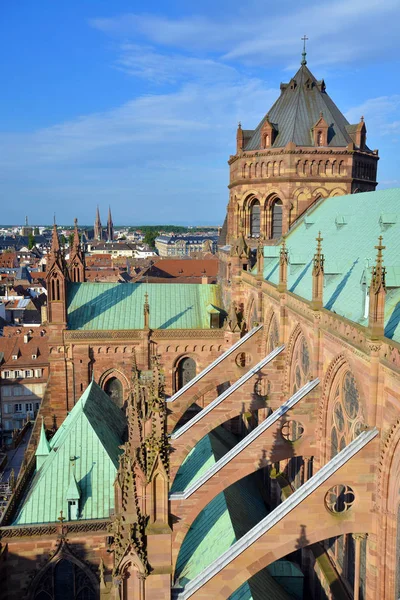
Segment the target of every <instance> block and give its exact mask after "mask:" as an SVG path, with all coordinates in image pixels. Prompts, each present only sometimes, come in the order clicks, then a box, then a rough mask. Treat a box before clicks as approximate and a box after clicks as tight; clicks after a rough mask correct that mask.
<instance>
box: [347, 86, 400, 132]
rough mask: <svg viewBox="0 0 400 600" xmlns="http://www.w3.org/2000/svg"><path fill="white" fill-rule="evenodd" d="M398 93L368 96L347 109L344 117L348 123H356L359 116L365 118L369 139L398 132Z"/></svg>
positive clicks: (399, 109) (399, 128) (399, 106)
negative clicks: (358, 103) (376, 96)
mask: <svg viewBox="0 0 400 600" xmlns="http://www.w3.org/2000/svg"><path fill="white" fill-rule="evenodd" d="M399 112H400V95H398V94H393V95H391V96H379V97H378V98H370V99H368V100H366V101H365V102H363V103H362V104H360V105H359V106H355V107H353V108H351V109H349V110H348V111H347V113H346V118H347V119H348V120H349V121H350V123H358V122H359V121H360V118H361V116H363V117H364V118H365V122H366V126H367V131H368V134H370V136H371V139H372V138H374V139H376V138H380V137H382V136H387V135H396V134H398V133H400V121H399Z"/></svg>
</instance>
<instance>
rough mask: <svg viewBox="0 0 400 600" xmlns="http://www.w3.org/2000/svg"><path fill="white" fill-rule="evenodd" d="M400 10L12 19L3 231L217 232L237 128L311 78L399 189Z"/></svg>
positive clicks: (233, 10)
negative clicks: (322, 85)
mask: <svg viewBox="0 0 400 600" xmlns="http://www.w3.org/2000/svg"><path fill="white" fill-rule="evenodd" d="M399 21H400V0H384V1H382V0H379V1H378V0H368V1H367V2H365V0H331V1H329V2H324V1H321V0H318V1H317V0H307V2H303V3H300V2H295V1H293V0H281V2H279V3H277V2H273V3H272V2H269V3H267V2H265V0H248V1H247V2H246V3H243V2H239V1H238V0H230V1H229V2H227V1H225V0H220V1H219V2H215V1H214V2H211V1H210V0H206V1H203V2H201V3H196V4H195V3H190V2H187V1H186V2H183V1H173V0H172V1H169V2H167V1H166V0H162V1H160V0H158V1H154V2H152V3H147V4H145V3H142V2H128V1H123V0H113V1H112V2H110V1H109V0H69V1H68V2H54V0H37V1H36V2H32V0H19V2H3V3H2V4H1V7H0V47H1V56H2V68H1V71H0V72H1V80H2V86H1V87H2V92H1V94H0V223H21V222H22V221H23V219H24V216H25V215H26V214H27V215H28V216H29V219H30V222H32V223H40V222H47V223H48V222H51V221H52V215H53V212H54V211H55V212H56V216H57V221H58V222H60V223H68V222H69V223H72V222H73V218H74V217H75V216H77V217H78V219H79V221H80V222H81V223H91V222H92V221H93V220H94V215H95V208H96V205H97V204H99V206H100V210H101V214H102V217H103V220H105V217H106V212H107V209H108V205H109V204H110V205H111V207H112V211H113V217H114V222H115V223H117V224H122V223H132V224H133V223H136V224H137V223H176V224H178V223H183V224H198V223H210V224H211V223H214V224H217V223H221V222H222V220H223V218H224V214H225V210H226V204H227V202H228V190H227V187H226V186H227V183H228V166H227V160H228V158H229V155H230V154H232V153H233V152H234V151H235V137H236V127H237V122H238V121H239V120H240V121H242V124H243V127H244V128H246V129H251V128H253V127H255V126H256V125H257V123H258V122H259V121H260V120H261V118H262V117H263V116H264V114H265V113H266V112H267V111H268V109H269V107H270V106H271V105H272V103H273V102H274V100H275V99H276V97H277V96H278V95H279V84H280V82H281V81H288V80H289V79H290V77H291V75H293V74H294V73H295V71H296V70H297V69H298V66H299V62H300V58H301V41H300V38H301V37H302V35H303V34H304V33H306V34H307V35H308V37H309V38H310V39H309V42H308V54H307V59H308V66H309V68H310V69H311V71H312V72H313V73H314V75H315V76H316V77H318V78H324V79H325V82H326V84H327V92H328V93H329V94H330V96H331V97H332V98H333V100H334V101H335V102H336V104H338V106H339V108H340V109H341V110H342V112H344V113H345V115H346V116H347V118H348V119H349V120H350V121H351V122H358V121H359V118H360V116H361V115H364V116H365V120H366V125H367V129H368V143H369V145H370V146H371V147H372V148H379V151H380V156H381V160H380V163H379V169H378V175H379V177H378V178H379V181H380V187H396V186H399V185H400V158H399V154H400V153H399V139H400V79H399V77H398V73H399V72H400V69H399V66H400V64H399V63H400V58H399V57H400V36H399V35H398V23H399Z"/></svg>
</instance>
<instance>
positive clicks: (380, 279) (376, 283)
mask: <svg viewBox="0 0 400 600" xmlns="http://www.w3.org/2000/svg"><path fill="white" fill-rule="evenodd" d="M382 240H383V238H382V236H381V235H380V236H379V238H378V245H377V246H375V249H376V250H377V251H378V252H377V254H376V262H375V265H374V266H373V267H372V280H371V287H372V290H373V291H374V292H375V293H377V292H378V291H379V289H380V288H381V287H383V288H385V284H386V268H385V267H384V266H383V255H382V250H385V248H386V246H383V245H382Z"/></svg>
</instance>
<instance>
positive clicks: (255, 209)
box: [250, 200, 261, 237]
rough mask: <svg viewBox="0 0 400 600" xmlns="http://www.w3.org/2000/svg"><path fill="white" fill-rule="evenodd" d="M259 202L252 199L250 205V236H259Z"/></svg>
mask: <svg viewBox="0 0 400 600" xmlns="http://www.w3.org/2000/svg"><path fill="white" fill-rule="evenodd" d="M260 212H261V211H260V203H259V201H258V200H254V202H253V203H252V205H251V207H250V237H260Z"/></svg>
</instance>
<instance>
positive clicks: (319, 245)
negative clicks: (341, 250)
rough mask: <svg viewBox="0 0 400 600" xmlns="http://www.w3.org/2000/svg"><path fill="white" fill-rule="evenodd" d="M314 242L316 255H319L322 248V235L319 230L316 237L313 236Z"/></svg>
mask: <svg viewBox="0 0 400 600" xmlns="http://www.w3.org/2000/svg"><path fill="white" fill-rule="evenodd" d="M315 239H316V242H317V255H319V256H321V250H322V245H321V242H322V241H323V239H324V238H323V237H321V232H320V231H319V232H318V237H317V238H315Z"/></svg>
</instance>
